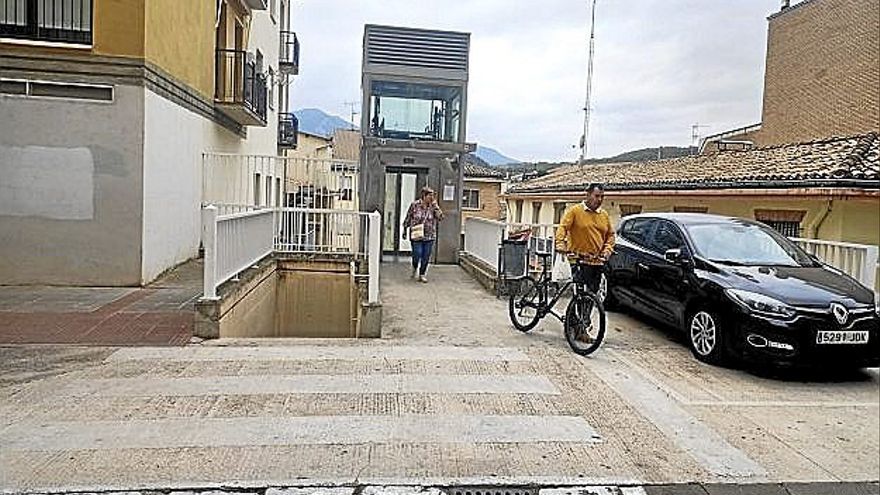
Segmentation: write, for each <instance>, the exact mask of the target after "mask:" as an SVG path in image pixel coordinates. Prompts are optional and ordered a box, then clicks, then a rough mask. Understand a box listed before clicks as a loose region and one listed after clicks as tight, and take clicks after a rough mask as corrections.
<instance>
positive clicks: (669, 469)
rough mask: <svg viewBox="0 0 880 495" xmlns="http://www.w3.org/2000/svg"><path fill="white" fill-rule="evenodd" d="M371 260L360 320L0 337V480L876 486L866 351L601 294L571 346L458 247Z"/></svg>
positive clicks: (127, 484)
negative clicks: (775, 358) (420, 272)
mask: <svg viewBox="0 0 880 495" xmlns="http://www.w3.org/2000/svg"><path fill="white" fill-rule="evenodd" d="M384 268H385V269H384V271H383V275H384V279H383V295H382V298H383V302H384V305H385V322H384V332H383V334H384V337H383V338H382V339H381V340H372V341H366V340H364V341H353V340H294V341H289V340H288V341H279V340H275V341H268V340H264V341H216V342H210V343H208V342H206V343H203V344H202V345H198V346H187V347H184V348H164V349H162V348H125V349H115V348H107V349H103V348H92V349H85V350H77V349H74V348H61V349H59V348H28V347H6V348H0V363H2V364H0V366H2V377H3V378H4V379H3V380H0V417H2V423H0V487H2V489H3V490H4V491H52V490H60V491H65V490H66V491H70V490H80V491H95V490H130V489H136V490H147V489H209V488H222V487H224V486H226V487H229V486H234V487H239V488H238V489H239V490H243V491H246V490H251V489H253V490H256V491H258V492H260V493H263V492H262V490H264V489H265V488H266V487H270V486H276V487H277V486H301V487H314V486H318V485H331V486H340V485H348V486H359V487H360V488H359V489H358V490H359V491H362V489H363V486H364V485H377V486H386V485H418V486H426V485H427V486H431V485H435V486H442V487H455V486H457V485H490V486H495V487H498V486H502V487H503V486H508V487H509V486H511V485H517V486H580V487H585V486H595V487H603V488H602V489H603V490H604V489H607V490H608V491H607V492H605V493H613V494H615V495H618V494H623V493H636V492H633V491H632V490H636V489H643V490H645V493H699V494H705V493H790V494H793V493H822V492H815V491H809V490H812V489H814V488H816V489H819V488H822V487H824V488H822V489H826V490H831V491H828V492H826V493H850V492H845V491H841V490H862V491H864V490H868V492H867V493H871V490H873V491H874V493H876V486H877V485H876V483H874V482H876V481H877V479H878V477H880V474H878V472H880V459H878V452H880V433H878V430H880V388H878V387H880V378H878V373H877V370H869V371H859V372H851V373H843V374H841V373H837V374H833V375H821V374H820V375H813V376H809V377H803V376H797V377H791V376H789V377H781V378H779V377H776V378H766V377H761V376H756V375H754V374H751V373H749V372H745V371H740V370H735V369H726V368H715V367H709V366H706V365H703V364H700V363H698V362H697V361H695V360H694V359H693V358H692V357H691V356H690V354H689V352H688V351H687V350H686V348H685V347H684V346H682V345H681V344H679V343H677V342H675V341H674V337H673V336H671V335H668V334H666V333H664V332H662V331H658V330H656V329H653V328H652V327H650V326H649V325H648V324H646V323H644V322H641V321H639V320H636V319H633V318H632V317H629V316H626V315H620V314H612V315H610V319H609V335H608V340H607V343H606V344H605V345H604V346H603V347H602V348H601V349H600V350H599V352H598V353H597V354H595V355H594V356H592V357H590V358H582V357H579V356H576V355H574V354H573V353H571V352H570V350H569V349H568V347H567V344H566V343H565V340H564V338H563V337H562V333H561V326H560V325H559V323H558V322H555V321H551V320H547V321H545V322H543V323H542V324H541V325H539V327H538V328H537V329H536V330H534V331H533V332H532V333H530V334H521V333H519V332H517V331H516V330H514V329H513V328H512V327H511V326H510V324H509V323H508V321H507V316H506V307H505V303H504V302H503V301H499V300H496V299H494V298H493V297H491V296H489V295H488V294H486V293H485V292H483V291H482V290H481V289H480V288H479V286H477V285H476V284H475V283H474V282H472V281H471V280H470V279H469V278H468V276H467V275H466V274H465V273H464V272H462V271H461V270H460V269H458V268H457V267H435V268H433V269H432V271H431V272H430V274H429V277H430V278H431V283H429V284H418V283H416V282H412V281H410V280H409V279H408V270H407V268H406V267H405V266H398V265H386V267H384ZM62 350H63V352H64V353H65V354H64V356H63V357H59V358H58V359H52V358H51V357H48V355H51V354H53V353H56V352H62ZM34 364H36V365H35V366H32V365H34ZM32 368H37V369H45V371H44V372H40V373H31V372H29V370H31V369H32ZM844 481H845V482H854V483H856V484H853V485H841V484H835V485H816V484H815V483H816V482H835V483H838V482H844ZM798 482H809V483H813V484H810V485H800V484H797V483H798ZM866 482H867V483H866ZM688 483H691V485H687V484H688ZM783 483H785V484H784V485H783ZM669 484H674V487H671V488H670V487H668V486H667V487H664V486H663V485H669ZM733 484H738V485H737V486H734V485H733ZM641 487H645V488H641ZM829 487H830V488H829ZM624 488H626V489H627V490H629V491H626V492H625V491H624ZM734 488H735V489H736V490H739V491H731V490H733V489H734ZM661 490H667V491H661ZM668 490H672V491H668ZM724 490H727V491H724ZM780 490H782V491H780ZM796 490H801V491H796ZM804 490H807V491H804ZM574 493H582V494H586V493H588V492H586V491H583V492H578V491H577V490H575V491H574ZM851 493H859V492H855V491H854V492H851ZM471 495H474V494H473V493H472V494H471ZM490 495H494V494H490ZM547 495H549V494H547Z"/></svg>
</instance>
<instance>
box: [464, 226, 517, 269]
mask: <svg viewBox="0 0 880 495" xmlns="http://www.w3.org/2000/svg"><path fill="white" fill-rule="evenodd" d="M506 231H507V224H505V223H504V222H497V221H495V220H487V219H485V218H476V217H470V218H467V219H465V221H464V250H465V252H467V253H468V254H470V255H472V256H473V257H475V258H477V259H479V260H480V261H482V262H483V263H486V264H488V265H489V266H492V267H495V269H496V270H497V269H498V246H500V245H501V240H502V239H504V235H505V232H506Z"/></svg>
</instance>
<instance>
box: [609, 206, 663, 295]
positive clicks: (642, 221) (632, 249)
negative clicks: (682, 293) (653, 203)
mask: <svg viewBox="0 0 880 495" xmlns="http://www.w3.org/2000/svg"><path fill="white" fill-rule="evenodd" d="M653 229H654V221H653V219H651V218H633V219H631V220H627V221H626V222H625V223H624V224H623V226H622V227H621V229H620V232H619V235H620V237H621V238H622V239H623V240H624V242H620V243H619V244H618V246H617V248H616V250H617V253H616V254H615V257H614V263H612V266H611V279H612V281H611V283H612V285H614V288H615V295H616V296H617V297H618V298H620V299H621V300H622V301H623V302H624V303H628V304H629V305H630V306H632V307H633V308H635V309H637V310H640V311H644V310H646V307H645V301H644V297H645V288H644V286H643V285H644V283H645V277H646V276H647V270H648V263H647V260H648V256H649V255H648V252H647V250H648V248H647V246H648V241H649V240H650V238H651V233H652V230H653Z"/></svg>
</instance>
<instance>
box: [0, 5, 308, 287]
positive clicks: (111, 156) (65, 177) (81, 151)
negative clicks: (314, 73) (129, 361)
mask: <svg viewBox="0 0 880 495" xmlns="http://www.w3.org/2000/svg"><path fill="white" fill-rule="evenodd" d="M290 17H291V16H290V3H289V1H288V0H219V1H218V0H187V1H179V0H126V1H125V2H120V1H113V0H41V1H39V2H37V1H31V0H0V177H2V178H3V179H2V181H0V283H2V284H61V285H107V286H133V285H141V284H145V283H147V282H149V281H151V280H153V279H154V278H156V277H157V276H158V275H159V274H161V273H162V272H163V271H165V270H167V269H169V268H171V267H173V266H175V265H176V264H178V263H180V262H183V261H185V260H187V259H189V258H192V257H194V256H196V255H197V253H198V248H199V243H200V225H201V222H200V208H199V207H200V203H201V201H202V197H201V195H202V157H203V154H204V153H216V152H220V153H230V154H252V155H276V154H277V153H278V150H279V149H284V148H288V147H292V146H295V144H296V143H295V135H296V133H295V130H294V132H293V134H292V135H293V136H294V138H293V140H292V142H291V139H290V136H291V132H290V128H291V126H293V125H295V121H291V120H290V118H289V116H290V115H291V114H290V113H289V111H288V108H289V100H290V96H289V86H290V82H291V81H292V77H293V75H295V74H297V73H298V69H299V41H298V40H297V39H296V36H295V34H294V33H293V32H292V31H291V30H290V26H289V24H290ZM255 180H259V181H261V182H263V183H259V184H258V183H256V182H254V181H255ZM248 182H249V183H250V184H253V187H252V189H251V192H250V194H251V195H252V196H255V197H258V196H261V198H260V201H262V202H265V203H266V204H274V203H275V201H276V199H275V198H273V197H272V195H276V196H277V195H278V194H280V191H278V189H277V188H275V187H265V186H266V184H276V183H278V178H275V177H259V176H257V177H254V178H249V179H248ZM261 191H265V194H260V192H261Z"/></svg>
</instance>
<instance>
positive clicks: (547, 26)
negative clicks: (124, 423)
mask: <svg viewBox="0 0 880 495" xmlns="http://www.w3.org/2000/svg"><path fill="white" fill-rule="evenodd" d="M778 8H779V1H778V0H630V1H622V0H598V7H597V14H596V55H595V61H594V78H593V104H592V108H593V113H592V118H591V131H590V151H589V155H590V156H591V157H603V156H610V155H614V154H617V153H620V152H623V151H628V150H632V149H638V148H644V147H649V146H658V145H678V146H687V145H689V144H690V141H691V126H692V125H693V124H695V123H700V124H702V125H707V126H708V127H704V128H701V129H700V132H701V133H702V134H704V135H705V134H712V133H715V132H721V131H724V130H727V129H729V128H733V127H739V126H743V125H749V124H753V123H756V122H759V121H760V119H761V95H762V89H763V74H764V54H765V50H766V39H767V20H766V17H767V16H768V15H769V14H772V13H773V12H775V11H776V10H778ZM367 23H375V24H390V25H396V26H409V27H420V28H431V29H449V30H455V31H466V32H470V33H471V59H470V83H469V88H468V136H467V139H468V141H471V142H477V143H479V144H483V145H486V146H490V147H493V148H496V149H498V150H499V151H501V152H502V153H504V154H506V155H508V156H510V157H513V158H516V159H519V160H524V161H539V160H549V161H564V160H573V159H576V158H577V156H578V150H577V149H576V148H575V146H576V144H577V142H578V139H579V137H580V135H581V132H582V127H583V111H582V110H581V109H582V108H583V102H584V93H585V88H586V67H587V46H588V45H587V40H588V35H589V0H541V1H534V0H420V1H414V0H294V1H293V29H295V30H296V31H297V35H298V36H299V38H300V41H301V44H302V48H301V50H302V51H301V54H300V65H301V70H300V75H299V76H298V77H297V79H296V81H295V82H294V84H293V88H292V90H291V101H292V103H291V104H292V106H293V107H294V108H309V107H315V108H320V109H322V110H324V111H325V112H328V113H331V114H335V115H339V116H341V117H343V118H345V119H348V118H349V108H348V107H347V106H346V105H345V102H347V101H357V100H359V95H360V68H361V43H362V37H363V26H364V24H367Z"/></svg>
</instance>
